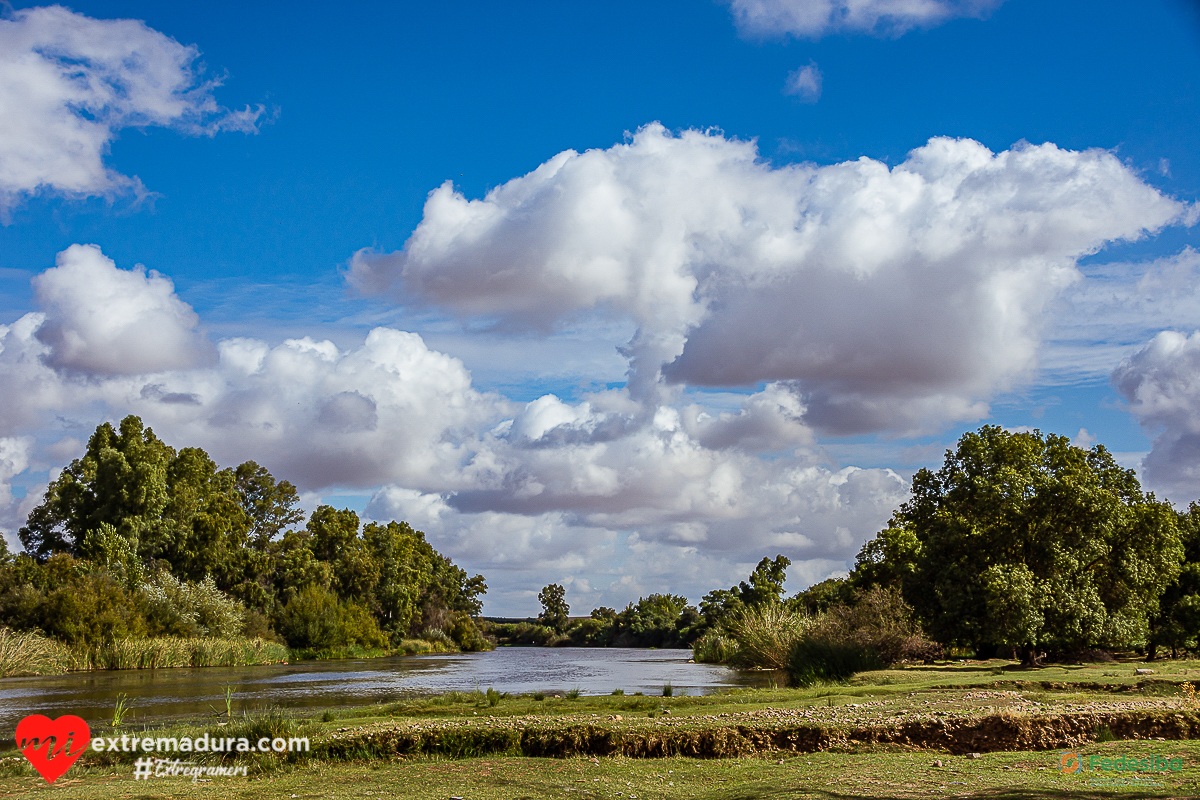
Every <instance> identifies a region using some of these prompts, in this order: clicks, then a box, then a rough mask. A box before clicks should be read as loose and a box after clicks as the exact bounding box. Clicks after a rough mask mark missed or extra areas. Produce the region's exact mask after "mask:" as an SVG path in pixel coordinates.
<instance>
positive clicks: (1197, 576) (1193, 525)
mask: <svg viewBox="0 0 1200 800" xmlns="http://www.w3.org/2000/svg"><path fill="white" fill-rule="evenodd" d="M1177 524H1178V526H1179V534H1180V540H1181V542H1182V543H1183V553H1184V554H1183V566H1182V569H1181V570H1180V572H1179V577H1178V578H1177V579H1176V580H1175V582H1174V583H1172V584H1171V585H1170V586H1168V587H1167V589H1166V591H1164V592H1163V595H1162V598H1161V599H1160V600H1159V609H1160V610H1159V613H1158V614H1155V615H1154V616H1153V617H1152V618H1151V621H1150V644H1149V647H1148V655H1149V657H1150V658H1154V657H1155V656H1156V655H1157V653H1158V649H1159V648H1160V647H1166V648H1170V650H1171V657H1172V658H1174V657H1175V656H1176V655H1177V654H1178V652H1179V651H1180V650H1195V649H1196V648H1197V646H1198V645H1200V641H1198V639H1200V504H1197V503H1195V502H1193V503H1192V504H1191V505H1189V506H1188V509H1187V511H1181V512H1178V516H1177Z"/></svg>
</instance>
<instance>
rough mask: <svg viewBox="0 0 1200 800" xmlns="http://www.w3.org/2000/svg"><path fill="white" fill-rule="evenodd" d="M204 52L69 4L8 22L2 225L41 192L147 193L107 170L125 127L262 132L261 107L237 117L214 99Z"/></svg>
mask: <svg viewBox="0 0 1200 800" xmlns="http://www.w3.org/2000/svg"><path fill="white" fill-rule="evenodd" d="M198 57H199V52H198V51H197V50H196V48H195V47H190V46H185V45H182V44H180V43H179V42H176V41H175V40H174V39H172V38H170V37H169V36H166V35H164V34H162V33H159V32H158V31H155V30H153V29H152V28H150V27H148V26H147V25H146V24H145V23H143V22H139V21H136V20H98V19H92V18H91V17H87V16H84V15H82V14H76V13H73V12H71V11H69V10H67V9H66V8H63V7H62V6H48V7H44V8H29V9H22V10H19V11H14V12H12V13H11V14H9V15H8V16H7V18H0V221H6V220H7V219H8V216H9V215H10V213H11V212H12V210H13V208H14V207H16V205H17V204H18V203H20V202H21V200H22V198H23V197H25V196H28V195H31V194H33V193H35V192H39V191H42V192H52V193H57V194H61V195H64V196H67V197H76V198H82V197H96V196H99V197H109V198H111V197H114V196H117V195H123V194H133V195H135V196H139V197H140V196H144V195H145V194H146V193H147V191H146V189H145V188H144V187H143V186H142V184H141V182H140V181H139V180H138V179H137V177H136V176H128V175H122V174H120V173H118V172H116V171H114V170H112V169H109V168H108V167H107V166H106V165H105V163H104V157H105V156H106V155H107V153H108V147H109V145H110V144H111V142H112V141H113V139H114V138H115V137H116V135H117V132H118V131H120V130H121V129H123V128H130V127H133V128H143V127H148V126H157V127H164V128H172V129H174V130H178V131H181V132H183V133H186V134H189V135H201V136H212V135H214V134H216V133H217V132H219V131H228V130H234V131H243V132H247V133H252V132H255V131H256V130H257V129H258V123H259V120H260V118H261V117H262V115H263V113H264V110H265V109H264V108H263V106H258V107H256V108H250V107H249V106H247V107H245V108H244V109H242V110H241V111H232V110H230V109H227V108H224V107H222V106H221V105H219V104H218V103H217V101H216V99H215V98H214V96H213V92H214V90H215V89H216V88H217V87H218V86H220V84H221V78H219V77H205V76H204V74H203V71H202V68H201V67H199V66H197V58H198Z"/></svg>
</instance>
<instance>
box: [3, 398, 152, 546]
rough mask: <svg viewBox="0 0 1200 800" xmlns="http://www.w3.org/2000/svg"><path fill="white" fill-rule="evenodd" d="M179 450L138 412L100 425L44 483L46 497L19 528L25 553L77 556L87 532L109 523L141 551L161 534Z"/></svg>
mask: <svg viewBox="0 0 1200 800" xmlns="http://www.w3.org/2000/svg"><path fill="white" fill-rule="evenodd" d="M174 457H175V451H174V450H173V449H172V448H170V447H168V446H167V445H165V444H163V443H162V442H161V441H160V440H159V439H158V437H156V436H155V435H154V431H152V430H150V429H149V428H143V426H142V421H141V420H140V419H138V418H137V417H135V416H132V415H131V416H128V417H126V418H125V419H123V420H121V425H120V433H118V432H117V431H116V430H114V429H113V426H112V425H110V424H109V423H107V422H106V423H104V424H103V425H101V426H99V427H98V428H96V432H95V433H93V434H92V436H91V438H90V439H89V440H88V445H87V451H86V452H85V453H84V455H83V457H82V458H77V459H75V460H74V461H72V462H71V464H70V465H69V466H68V467H67V468H66V469H64V470H63V471H62V473H61V474H60V475H59V476H58V478H56V479H55V480H53V481H51V482H50V485H49V486H47V487H46V494H45V497H44V498H43V500H42V502H41V503H40V504H39V505H38V506H37V507H36V508H34V509H33V511H32V512H31V513H30V515H29V518H28V520H27V521H26V524H25V526H24V527H23V528H21V530H20V533H19V535H20V537H21V544H23V545H24V546H25V550H26V552H28V553H29V554H30V555H32V556H34V557H35V558H37V559H38V560H39V561H45V560H46V559H47V558H49V557H50V556H51V555H53V554H54V553H70V554H71V555H75V556H78V555H79V554H80V549H79V548H80V546H81V545H82V543H83V540H84V537H85V536H86V535H87V533H88V532H89V531H95V530H98V529H99V528H100V525H101V524H103V523H107V524H108V525H111V526H112V527H113V528H114V529H115V530H116V531H117V533H118V534H119V535H120V536H122V537H123V538H125V539H126V540H128V541H129V542H130V543H131V545H132V547H133V549H134V550H135V551H137V552H141V550H142V543H143V542H147V541H154V540H156V539H157V538H158V537H159V535H160V530H159V528H160V526H161V522H162V514H163V511H164V510H165V509H166V507H167V503H168V501H169V499H170V498H169V492H168V488H167V469H168V467H169V466H170V462H171V459H173V458H174Z"/></svg>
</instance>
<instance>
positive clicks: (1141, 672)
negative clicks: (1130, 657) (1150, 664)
mask: <svg viewBox="0 0 1200 800" xmlns="http://www.w3.org/2000/svg"><path fill="white" fill-rule="evenodd" d="M1133 672H1134V674H1135V675H1153V674H1154V670H1152V669H1135V670H1134V671H1133Z"/></svg>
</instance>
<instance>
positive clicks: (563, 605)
mask: <svg viewBox="0 0 1200 800" xmlns="http://www.w3.org/2000/svg"><path fill="white" fill-rule="evenodd" d="M538 602H539V603H541V604H542V613H541V614H538V623H539V624H541V625H545V626H546V627H547V628H551V629H553V630H554V632H555V633H562V632H563V631H565V630H566V629H567V622H568V617H569V614H570V613H571V607H570V606H569V605H567V599H566V589H564V588H563V587H562V586H560V585H559V584H557V583H552V584H550V585H549V586H546V587H544V588H543V589H542V590H541V591H540V592H538Z"/></svg>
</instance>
